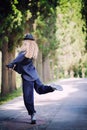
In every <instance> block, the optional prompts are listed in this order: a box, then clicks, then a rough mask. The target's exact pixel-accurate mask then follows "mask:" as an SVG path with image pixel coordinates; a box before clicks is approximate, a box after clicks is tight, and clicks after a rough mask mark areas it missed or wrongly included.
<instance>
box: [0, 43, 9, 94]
mask: <svg viewBox="0 0 87 130" xmlns="http://www.w3.org/2000/svg"><path fill="white" fill-rule="evenodd" d="M6 64H8V43H7V42H4V43H3V44H2V85H1V95H6V94H7V93H8V92H9V86H8V69H7V68H6Z"/></svg>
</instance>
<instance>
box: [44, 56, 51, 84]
mask: <svg viewBox="0 0 87 130" xmlns="http://www.w3.org/2000/svg"><path fill="white" fill-rule="evenodd" d="M50 80H51V74H50V61H49V57H46V58H45V60H43V81H44V82H48V81H50Z"/></svg>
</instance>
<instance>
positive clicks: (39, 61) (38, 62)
mask: <svg viewBox="0 0 87 130" xmlns="http://www.w3.org/2000/svg"><path fill="white" fill-rule="evenodd" d="M34 64H35V67H36V68H37V71H38V74H39V77H40V79H41V80H42V81H43V76H42V52H41V51H39V54H38V58H37V60H35V62H34Z"/></svg>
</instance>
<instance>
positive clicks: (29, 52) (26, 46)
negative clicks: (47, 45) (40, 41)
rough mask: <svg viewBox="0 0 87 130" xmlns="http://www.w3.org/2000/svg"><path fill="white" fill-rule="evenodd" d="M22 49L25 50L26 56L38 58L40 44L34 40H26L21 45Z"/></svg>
mask: <svg viewBox="0 0 87 130" xmlns="http://www.w3.org/2000/svg"><path fill="white" fill-rule="evenodd" d="M21 51H25V52H26V53H25V57H26V58H30V59H31V58H33V59H36V58H37V56H38V46H37V43H36V42H35V41H33V40H24V41H23V44H22V46H21Z"/></svg>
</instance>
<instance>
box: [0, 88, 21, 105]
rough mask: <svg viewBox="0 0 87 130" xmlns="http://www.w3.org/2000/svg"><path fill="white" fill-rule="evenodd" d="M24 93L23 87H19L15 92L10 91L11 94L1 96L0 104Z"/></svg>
mask: <svg viewBox="0 0 87 130" xmlns="http://www.w3.org/2000/svg"><path fill="white" fill-rule="evenodd" d="M21 95H22V90H21V88H18V89H17V90H15V91H14V92H12V93H10V94H7V95H6V96H3V97H2V96H0V105H1V104H4V103H6V102H8V101H10V100H12V99H14V98H16V97H18V96H21Z"/></svg>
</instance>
